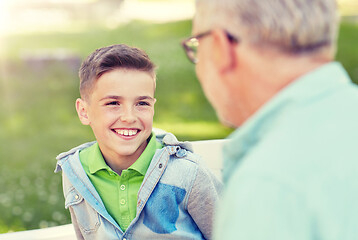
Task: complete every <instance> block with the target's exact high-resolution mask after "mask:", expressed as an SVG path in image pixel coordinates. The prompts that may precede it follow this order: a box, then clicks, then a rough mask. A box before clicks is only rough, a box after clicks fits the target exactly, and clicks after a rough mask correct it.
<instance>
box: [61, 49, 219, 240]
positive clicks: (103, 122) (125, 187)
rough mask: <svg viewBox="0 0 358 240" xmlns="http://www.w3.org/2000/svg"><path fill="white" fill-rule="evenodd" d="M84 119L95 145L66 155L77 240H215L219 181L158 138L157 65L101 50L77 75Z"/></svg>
mask: <svg viewBox="0 0 358 240" xmlns="http://www.w3.org/2000/svg"><path fill="white" fill-rule="evenodd" d="M79 76H80V94H81V98H80V99H77V101H76V110H77V113H78V116H79V119H80V121H81V122H82V124H84V125H89V126H90V127H91V128H92V131H93V133H94V135H95V137H96V140H97V141H96V142H91V143H85V144H83V145H81V146H79V147H76V148H74V149H72V150H70V151H69V152H67V153H62V154H60V155H59V156H58V157H57V159H58V162H57V167H56V172H58V171H60V170H62V171H63V189H64V196H65V207H66V208H68V209H69V211H70V213H71V218H72V223H73V225H74V227H75V231H76V235H77V238H78V239H140V240H143V239H210V238H211V229H212V215H213V208H214V205H215V204H216V202H217V200H218V192H219V191H220V188H221V183H220V182H219V181H218V180H217V179H216V178H215V177H214V176H213V175H212V174H211V173H210V172H209V171H208V170H206V169H205V168H203V167H202V166H201V165H200V164H199V160H198V159H199V157H198V156H197V155H195V154H193V153H192V150H191V146H190V145H189V143H183V142H178V141H177V139H176V138H175V137H174V135H172V134H170V133H165V134H160V135H159V134H158V136H155V134H154V133H153V132H152V123H153V116H154V104H155V101H156V99H155V98H154V92H155V81H156V74H155V66H154V64H153V63H152V62H151V61H150V59H149V57H148V56H147V54H145V53H144V52H143V51H142V50H140V49H137V48H131V47H128V46H126V45H113V46H109V47H104V48H101V49H97V50H96V51H95V52H93V53H92V54H91V55H90V56H88V58H87V59H86V60H85V61H84V62H83V63H82V66H81V68H80V71H79Z"/></svg>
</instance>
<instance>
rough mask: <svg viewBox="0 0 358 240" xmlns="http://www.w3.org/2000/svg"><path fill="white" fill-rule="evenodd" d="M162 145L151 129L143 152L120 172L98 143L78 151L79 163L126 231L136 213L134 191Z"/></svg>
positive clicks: (135, 191) (135, 195)
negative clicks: (115, 168)
mask: <svg viewBox="0 0 358 240" xmlns="http://www.w3.org/2000/svg"><path fill="white" fill-rule="evenodd" d="M162 147H163V146H162V145H161V144H160V143H159V142H157V141H156V140H155V135H154V133H153V134H152V136H151V138H150V141H149V143H148V145H147V147H146V148H145V150H144V151H143V153H142V155H141V156H140V157H139V158H138V159H137V161H136V162H134V163H133V164H132V166H130V167H129V168H128V169H126V170H123V171H122V174H121V175H118V174H117V173H116V172H114V171H113V170H112V169H111V168H110V167H109V166H108V165H107V164H106V162H105V161H104V159H103V156H102V153H101V150H100V149H99V146H98V143H95V144H93V145H92V146H90V147H88V148H86V149H83V150H82V151H80V161H81V163H82V166H83V168H84V170H85V172H86V173H87V175H88V177H89V179H90V180H91V182H92V184H93V186H94V187H95V188H96V190H97V192H98V194H99V195H100V196H101V199H102V201H103V203H104V205H105V207H106V209H107V211H108V213H109V214H110V215H111V216H112V217H113V218H114V219H115V220H116V222H117V223H118V225H119V226H120V227H121V229H122V230H123V231H125V230H126V229H127V228H128V226H129V224H130V223H131V221H132V220H133V219H134V218H135V216H136V209H137V194H138V191H139V188H140V186H141V184H142V181H143V179H144V175H145V173H146V172H147V169H148V167H149V164H150V162H151V160H152V158H153V156H154V154H155V151H156V150H157V149H161V148H162Z"/></svg>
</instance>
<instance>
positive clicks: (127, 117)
mask: <svg viewBox="0 0 358 240" xmlns="http://www.w3.org/2000/svg"><path fill="white" fill-rule="evenodd" d="M120 120H121V121H122V122H127V123H133V122H135V120H136V116H135V113H134V110H133V108H131V107H125V108H123V110H122V111H121V114H120Z"/></svg>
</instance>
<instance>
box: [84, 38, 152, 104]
mask: <svg viewBox="0 0 358 240" xmlns="http://www.w3.org/2000/svg"><path fill="white" fill-rule="evenodd" d="M118 68H119V69H130V70H138V71H143V72H148V73H149V74H150V75H151V76H152V77H153V81H154V88H155V81H156V73H155V68H156V66H155V65H154V63H153V62H152V61H151V60H150V59H149V57H148V55H147V54H146V53H145V52H144V51H143V50H141V49H139V48H135V47H130V46H127V45H125V44H116V45H111V46H108V47H103V48H99V49H97V50H95V51H94V52H93V53H91V54H90V55H89V56H88V57H87V58H86V59H85V60H84V61H83V63H82V65H81V67H80V70H79V78H80V94H81V97H82V98H84V99H88V95H89V94H90V92H91V91H92V89H93V87H94V85H95V82H96V80H97V79H98V78H100V77H101V76H102V75H103V74H104V73H106V72H108V71H112V70H114V69H118Z"/></svg>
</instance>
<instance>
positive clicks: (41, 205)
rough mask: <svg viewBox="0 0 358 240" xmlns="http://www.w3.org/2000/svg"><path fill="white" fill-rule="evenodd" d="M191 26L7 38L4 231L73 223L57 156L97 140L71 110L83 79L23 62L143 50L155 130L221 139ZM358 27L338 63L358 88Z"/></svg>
mask: <svg viewBox="0 0 358 240" xmlns="http://www.w3.org/2000/svg"><path fill="white" fill-rule="evenodd" d="M190 31H191V22H190V21H180V22H173V23H165V24H152V23H146V22H139V21H135V22H131V23H129V24H127V25H123V26H121V27H118V28H116V29H104V28H102V27H96V26H92V27H91V28H88V29H83V30H82V31H76V32H70V31H69V32H52V33H41V34H23V35H21V34H18V35H12V36H8V37H7V38H6V39H5V47H6V48H5V49H3V51H2V52H3V55H2V56H1V63H2V65H1V68H2V74H1V76H0V77H1V79H0V84H1V85H0V86H1V88H0V97H1V98H2V99H1V101H0V119H1V124H0V158H1V162H0V186H1V190H0V212H1V215H0V233H3V232H8V231H19V230H26V229H34V228H40V227H47V226H55V225H59V224H65V223H69V222H70V218H69V215H68V213H67V211H66V210H65V209H64V200H63V196H62V189H61V176H60V174H56V175H55V174H53V169H54V167H55V163H56V161H55V156H56V155H57V154H58V153H60V152H62V151H66V150H68V149H69V148H71V147H74V146H76V145H79V144H81V143H83V142H85V141H91V140H93V139H94V137H93V135H92V133H91V131H90V129H89V128H88V127H85V126H82V125H81V124H80V122H79V120H78V119H77V115H76V112H75V108H74V102H75V99H76V98H77V97H78V96H79V94H78V77H77V72H76V70H74V69H71V68H69V67H68V66H66V64H64V63H63V62H61V61H54V62H51V63H47V64H45V65H44V66H40V67H34V66H32V65H29V64H28V63H26V62H24V61H23V58H24V56H29V55H31V54H33V55H36V54H37V53H38V51H40V52H52V51H55V50H58V49H67V51H71V52H72V53H73V54H75V55H76V56H78V57H79V58H80V59H83V58H84V57H85V56H87V55H88V54H89V53H90V52H92V51H93V50H94V49H96V48H99V47H103V46H106V45H111V44H116V43H125V44H128V45H131V46H136V47H140V48H142V49H144V50H145V51H146V52H147V53H148V54H149V56H150V57H151V59H152V60H153V61H154V62H155V63H156V64H157V65H158V66H159V68H158V80H157V81H158V82H157V92H156V98H157V99H158V102H157V103H156V112H155V117H154V126H155V127H159V128H162V129H165V130H168V131H171V132H173V133H174V134H176V135H177V136H178V138H179V139H181V140H201V139H215V138H224V137H226V136H227V135H228V134H230V133H231V132H232V129H230V128H227V127H224V126H222V125H221V124H220V123H219V122H218V120H217V118H216V115H215V112H214V110H213V109H212V107H211V106H210V104H209V103H208V101H207V100H206V98H205V97H204V95H203V92H202V90H201V88H200V85H199V83H198V81H197V79H196V76H195V69H194V66H193V65H192V64H191V63H190V62H189V61H188V60H187V59H186V57H185V54H184V52H183V50H182V48H181V46H180V41H181V40H182V39H184V38H186V37H187V36H189V35H190ZM357 40H358V25H357V24H354V23H348V22H343V23H342V25H341V28H340V37H339V46H338V52H337V60H339V61H341V62H342V63H343V65H344V66H345V67H346V69H347V71H348V73H349V74H350V76H351V77H352V79H353V80H354V82H355V83H358V45H357V44H356V42H357Z"/></svg>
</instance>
